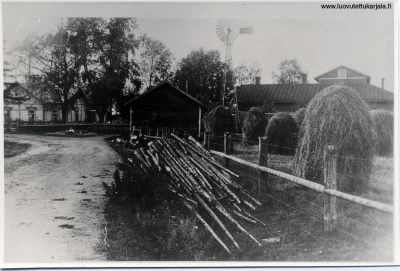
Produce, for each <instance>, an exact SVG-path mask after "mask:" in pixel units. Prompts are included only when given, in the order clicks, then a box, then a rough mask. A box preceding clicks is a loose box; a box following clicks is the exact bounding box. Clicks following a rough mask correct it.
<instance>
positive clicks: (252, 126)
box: [243, 107, 266, 141]
mask: <svg viewBox="0 0 400 271" xmlns="http://www.w3.org/2000/svg"><path fill="white" fill-rule="evenodd" d="M265 126H266V120H265V116H264V112H263V111H262V110H261V109H260V108H257V107H252V108H250V110H249V112H247V114H246V117H245V119H244V122H243V138H244V140H245V141H250V140H251V141H258V137H259V136H263V135H264V130H265Z"/></svg>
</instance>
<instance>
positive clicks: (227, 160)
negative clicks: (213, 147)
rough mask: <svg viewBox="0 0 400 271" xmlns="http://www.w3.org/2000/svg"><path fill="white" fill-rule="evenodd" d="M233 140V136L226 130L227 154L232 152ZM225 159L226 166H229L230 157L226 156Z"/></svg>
mask: <svg viewBox="0 0 400 271" xmlns="http://www.w3.org/2000/svg"><path fill="white" fill-rule="evenodd" d="M231 141H232V136H231V135H230V134H229V132H225V133H224V153H225V154H227V155H230V154H232V149H231V146H232V143H231ZM224 160H225V166H226V167H227V166H229V159H228V158H225V159H224Z"/></svg>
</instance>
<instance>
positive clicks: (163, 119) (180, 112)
mask: <svg viewBox="0 0 400 271" xmlns="http://www.w3.org/2000/svg"><path fill="white" fill-rule="evenodd" d="M125 106H129V109H130V120H131V122H132V123H133V125H140V126H142V127H146V128H147V129H149V128H152V129H153V131H154V130H155V129H162V128H163V127H167V128H171V129H177V130H179V131H187V132H189V133H190V134H191V135H195V136H200V133H201V129H202V128H201V127H202V117H203V115H204V113H205V111H206V107H205V106H204V105H203V104H202V103H200V102H199V101H197V100H196V99H195V98H193V97H192V96H190V95H189V94H187V93H186V92H184V91H182V90H180V89H179V88H177V87H175V86H174V85H172V84H171V83H170V82H168V81H165V82H162V83H160V84H159V85H157V86H155V87H153V88H151V89H150V90H148V91H146V92H145V93H143V94H141V95H140V96H138V97H136V98H134V99H132V100H130V101H129V102H127V103H126V104H125Z"/></svg>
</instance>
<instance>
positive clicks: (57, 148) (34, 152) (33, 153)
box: [4, 135, 119, 263]
mask: <svg viewBox="0 0 400 271" xmlns="http://www.w3.org/2000/svg"><path fill="white" fill-rule="evenodd" d="M5 139H6V140H10V141H14V142H21V143H25V142H26V143H30V144H32V147H31V148H30V149H29V150H28V151H27V152H26V153H23V154H20V155H17V156H15V157H11V158H7V159H5V160H4V166H5V169H4V171H5V187H4V192H5V207H4V209H5V236H4V238H5V246H4V250H5V257H4V260H5V262H6V263H23V262H25V263H28V262H29V263H52V262H63V263H67V262H76V261H101V260H105V259H104V257H103V255H102V253H101V252H99V249H98V247H99V244H100V246H101V244H102V242H104V239H105V238H106V229H105V228H106V225H105V222H104V215H103V207H104V203H105V198H104V197H103V195H104V193H103V187H102V184H101V183H102V181H105V182H107V183H110V182H111V181H112V175H113V171H114V170H115V163H116V162H117V161H118V159H119V157H118V155H117V154H116V153H115V152H114V151H113V150H112V149H111V148H110V147H109V146H108V145H107V144H106V143H105V140H104V138H103V137H86V138H72V137H53V136H41V135H5Z"/></svg>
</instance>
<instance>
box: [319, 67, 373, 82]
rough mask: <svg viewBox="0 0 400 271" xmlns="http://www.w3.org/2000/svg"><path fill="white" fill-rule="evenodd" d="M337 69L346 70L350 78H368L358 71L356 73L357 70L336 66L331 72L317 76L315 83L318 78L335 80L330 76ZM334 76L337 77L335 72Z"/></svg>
mask: <svg viewBox="0 0 400 271" xmlns="http://www.w3.org/2000/svg"><path fill="white" fill-rule="evenodd" d="M339 69H346V70H348V71H349V72H350V73H351V74H352V75H351V77H355V76H357V77H365V78H370V76H369V75H366V74H363V73H361V72H359V71H357V70H354V69H352V68H349V67H347V66H344V65H340V66H338V67H336V68H334V69H332V70H329V71H327V72H324V73H323V74H321V75H318V76H317V77H314V79H315V80H316V81H318V79H320V78H336V77H331V74H332V73H333V72H335V71H337V70H339ZM335 75H337V72H335Z"/></svg>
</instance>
